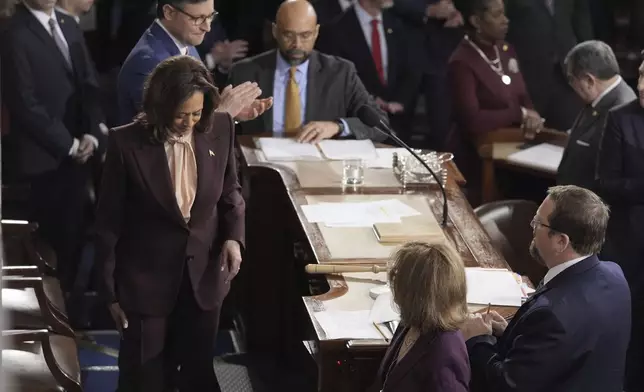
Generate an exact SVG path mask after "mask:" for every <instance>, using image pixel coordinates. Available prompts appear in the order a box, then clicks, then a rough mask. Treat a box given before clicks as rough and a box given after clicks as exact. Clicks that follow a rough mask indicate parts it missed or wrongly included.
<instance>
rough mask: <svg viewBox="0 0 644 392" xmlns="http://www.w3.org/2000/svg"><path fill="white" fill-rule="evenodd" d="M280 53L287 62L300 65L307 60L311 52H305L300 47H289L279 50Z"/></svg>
mask: <svg viewBox="0 0 644 392" xmlns="http://www.w3.org/2000/svg"><path fill="white" fill-rule="evenodd" d="M280 53H281V54H282V57H283V58H284V60H286V62H287V63H289V64H290V65H295V66H297V65H300V64H302V63H303V62H305V61H306V60H308V59H309V56H310V55H311V52H307V51H305V50H301V49H289V50H287V51H280ZM296 56H298V57H296Z"/></svg>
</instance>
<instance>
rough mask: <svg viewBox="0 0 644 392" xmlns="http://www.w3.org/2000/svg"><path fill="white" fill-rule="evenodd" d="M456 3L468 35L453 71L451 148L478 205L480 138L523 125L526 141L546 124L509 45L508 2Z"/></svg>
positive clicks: (450, 74)
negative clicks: (478, 147) (476, 140)
mask: <svg viewBox="0 0 644 392" xmlns="http://www.w3.org/2000/svg"><path fill="white" fill-rule="evenodd" d="M456 5H457V7H458V9H459V10H460V12H461V14H462V15H463V19H464V20H465V23H466V29H467V35H466V36H465V37H464V38H463V40H462V41H461V43H460V44H459V45H458V47H457V48H456V50H455V51H454V53H453V54H452V57H451V59H450V62H449V67H448V77H449V83H450V87H451V94H452V96H451V98H452V105H453V107H452V113H453V116H452V119H453V127H452V130H451V133H450V137H449V138H448V142H447V143H448V144H447V145H448V150H450V151H451V152H453V153H454V160H455V161H456V164H457V165H458V167H459V169H460V170H461V171H462V172H463V174H464V175H465V178H467V183H468V185H467V194H468V199H469V201H470V203H472V205H477V204H478V202H479V201H480V200H479V199H480V194H479V193H480V190H481V160H480V159H479V156H478V153H477V149H476V143H475V138H476V137H477V136H480V135H483V134H485V133H487V132H491V131H495V130H497V129H500V128H511V127H516V128H519V127H520V128H521V129H522V130H523V132H524V135H525V136H526V138H533V137H534V135H535V134H536V133H537V132H539V131H540V130H541V128H542V127H543V123H544V120H543V119H542V118H541V116H540V115H539V114H538V113H537V112H535V111H534V110H533V109H532V102H531V100H530V97H529V96H528V92H527V90H526V86H525V82H524V81H523V76H522V75H521V70H520V68H519V62H518V60H517V56H516V54H515V52H514V49H513V48H512V46H511V45H510V44H508V43H506V42H505V41H504V39H505V35H506V33H507V31H508V22H509V21H508V18H507V17H506V16H505V6H504V3H503V0H461V1H456ZM517 132H520V131H519V130H517ZM498 180H499V181H501V182H503V181H502V179H501V178H499V179H498ZM506 182H507V181H506ZM510 182H512V183H513V182H514V181H510Z"/></svg>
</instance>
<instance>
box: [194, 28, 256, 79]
mask: <svg viewBox="0 0 644 392" xmlns="http://www.w3.org/2000/svg"><path fill="white" fill-rule="evenodd" d="M197 52H199V55H200V56H201V59H202V60H203V62H204V64H206V67H208V69H209V70H211V71H212V73H213V75H214V77H215V84H216V85H217V86H221V85H223V84H224V83H225V82H226V79H227V78H228V72H229V71H230V68H231V67H232V66H233V62H235V61H237V60H240V59H243V58H245V57H246V55H247V53H248V42H247V41H245V40H241V39H237V40H233V41H230V40H228V34H226V30H225V29H224V26H223V25H222V23H221V20H220V18H215V19H214V20H213V21H212V23H211V24H210V31H208V32H207V33H206V35H205V36H204V39H203V41H202V42H201V44H199V45H197Z"/></svg>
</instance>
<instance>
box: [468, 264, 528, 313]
mask: <svg viewBox="0 0 644 392" xmlns="http://www.w3.org/2000/svg"><path fill="white" fill-rule="evenodd" d="M465 275H466V278H467V303H468V304H480V305H487V304H492V305H497V306H521V302H522V301H521V300H522V298H523V297H524V293H523V290H522V289H521V284H519V282H518V281H517V279H516V277H515V274H514V273H513V272H511V271H508V270H505V269H494V268H466V269H465Z"/></svg>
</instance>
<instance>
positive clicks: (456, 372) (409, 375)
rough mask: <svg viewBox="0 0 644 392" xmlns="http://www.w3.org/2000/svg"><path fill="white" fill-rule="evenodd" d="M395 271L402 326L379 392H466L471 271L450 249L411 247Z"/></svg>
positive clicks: (385, 361) (391, 277)
mask: <svg viewBox="0 0 644 392" xmlns="http://www.w3.org/2000/svg"><path fill="white" fill-rule="evenodd" d="M393 263H394V264H393V266H392V268H391V270H390V271H389V282H390V284H391V290H392V294H393V299H394V302H395V303H396V304H397V305H398V307H399V308H400V317H401V322H400V326H399V327H398V329H397V330H396V333H395V334H394V337H393V339H392V340H391V344H390V346H389V349H388V350H387V353H386V354H385V357H384V358H383V361H382V363H381V364H380V369H379V371H378V376H377V378H376V382H375V384H374V387H373V389H374V391H384V392H393V391H405V392H416V391H418V392H421V391H422V392H428V391H431V392H466V391H468V385H469V382H470V365H469V359H468V356H467V348H466V346H465V340H464V339H463V335H462V334H461V332H460V330H459V329H460V328H461V326H462V325H463V323H464V321H465V319H467V317H468V311H467V301H466V296H467V289H466V283H465V268H464V267H463V261H462V260H461V258H460V257H459V255H458V253H456V251H455V250H454V249H453V248H452V247H451V246H449V245H447V244H436V245H429V244H426V243H421V242H412V243H408V244H405V245H404V246H403V247H402V248H401V249H400V250H399V251H398V252H397V253H396V255H395V257H394V262H393Z"/></svg>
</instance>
